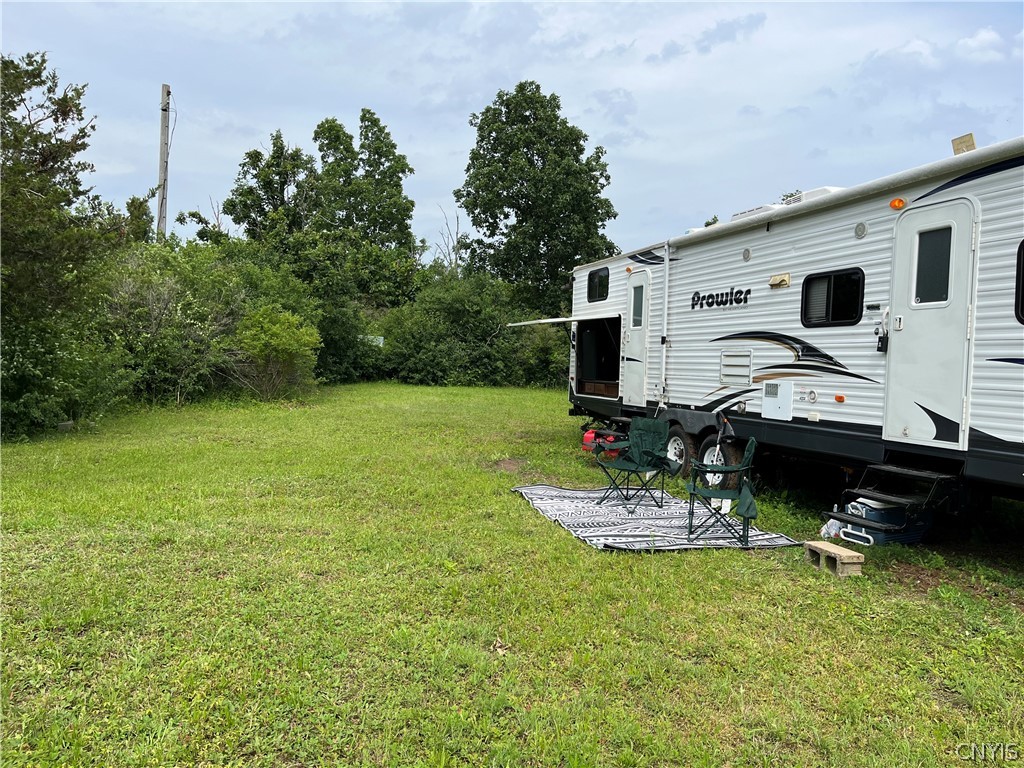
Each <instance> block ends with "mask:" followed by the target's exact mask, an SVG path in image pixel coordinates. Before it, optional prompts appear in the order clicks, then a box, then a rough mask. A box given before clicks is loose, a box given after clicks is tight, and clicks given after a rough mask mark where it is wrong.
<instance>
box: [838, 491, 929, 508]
mask: <svg viewBox="0 0 1024 768" xmlns="http://www.w3.org/2000/svg"><path fill="white" fill-rule="evenodd" d="M844 495H846V496H849V497H850V498H851V500H852V499H856V498H861V499H868V500H870V501H881V502H883V503H885V504H896V505H897V506H900V507H905V508H907V507H920V506H923V505H924V504H925V502H927V501H928V496H927V494H913V495H909V496H897V495H894V494H890V493H882V492H881V491H875V490H872V489H871V488H851V489H848V490H846V491H845V492H844ZM879 511H881V512H884V510H879Z"/></svg>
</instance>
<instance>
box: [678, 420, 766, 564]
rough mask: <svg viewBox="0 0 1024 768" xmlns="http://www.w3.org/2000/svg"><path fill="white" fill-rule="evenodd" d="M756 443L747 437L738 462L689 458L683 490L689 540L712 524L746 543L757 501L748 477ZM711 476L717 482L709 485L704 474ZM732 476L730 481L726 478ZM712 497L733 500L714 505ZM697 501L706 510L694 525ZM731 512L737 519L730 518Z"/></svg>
mask: <svg viewBox="0 0 1024 768" xmlns="http://www.w3.org/2000/svg"><path fill="white" fill-rule="evenodd" d="M756 447H757V441H756V440H754V438H750V439H749V440H748V441H747V447H746V450H744V452H743V460H742V461H741V462H740V463H739V464H733V465H729V466H719V465H717V464H704V463H701V462H699V461H691V462H690V480H689V481H688V482H687V483H686V490H687V491H689V493H690V510H689V518H690V519H689V526H688V528H689V536H690V539H691V540H692V539H693V537H694V536H699V535H700V534H701V533H703V532H705V531H707V530H710V529H711V528H712V527H718V528H721V529H722V530H725V531H727V532H728V533H729V534H730V535H732V536H734V537H735V538H736V540H737V541H738V542H739V543H740V545H741V546H743V547H746V546H749V542H750V521H751V520H754V519H756V518H757V501H756V500H755V498H754V490H753V482H752V480H751V477H750V475H751V472H752V468H753V463H754V450H755V449H756ZM711 476H719V477H720V478H721V480H720V481H719V483H718V484H717V485H714V486H713V485H710V483H709V482H708V478H709V477H711ZM732 478H734V480H733V482H728V480H730V479H732ZM712 501H722V502H724V501H729V502H735V503H731V504H729V505H728V506H726V505H725V504H719V505H717V507H716V505H715V504H713V503H712ZM697 504H700V505H701V506H702V507H704V508H705V510H706V511H707V512H708V513H709V514H708V515H707V517H706V518H705V520H704V522H703V523H698V524H697V525H694V522H693V519H694V511H695V505H697ZM732 515H736V517H738V518H739V519H738V520H737V519H735V518H733V517H732Z"/></svg>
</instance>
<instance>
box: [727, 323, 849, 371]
mask: <svg viewBox="0 0 1024 768" xmlns="http://www.w3.org/2000/svg"><path fill="white" fill-rule="evenodd" d="M711 341H713V342H714V341H765V342H767V343H769V344H777V345H779V346H780V347H785V348H786V349H788V350H789V351H790V352H792V353H793V359H794V361H796V362H804V361H817V362H819V363H827V364H829V365H834V366H836V367H837V368H844V369H845V368H846V366H845V365H843V364H842V363H840V362H839V361H838V360H836V359H835V358H834V357H832V355H830V354H828V353H827V352H823V351H822V350H820V349H818V348H817V347H816V346H814V345H813V344H809V343H807V342H806V341H804V340H803V339H798V338H797V337H796V336H787V335H785V334H783V333H772V332H770V331H753V332H749V333H747V332H744V333H730V334H729V335H727V336H719V337H718V338H717V339H712V340H711Z"/></svg>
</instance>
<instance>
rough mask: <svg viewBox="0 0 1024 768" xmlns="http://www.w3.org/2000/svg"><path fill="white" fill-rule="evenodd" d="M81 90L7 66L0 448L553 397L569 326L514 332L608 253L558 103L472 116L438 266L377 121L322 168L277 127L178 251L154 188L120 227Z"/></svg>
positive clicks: (524, 97)
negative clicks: (380, 391) (512, 395)
mask: <svg viewBox="0 0 1024 768" xmlns="http://www.w3.org/2000/svg"><path fill="white" fill-rule="evenodd" d="M85 92H86V90H85V87H84V86H81V85H74V84H62V83H61V81H60V79H59V77H58V75H57V73H56V72H55V71H53V70H52V69H51V68H50V67H49V65H48V61H47V57H46V55H45V54H43V53H29V54H26V55H23V56H20V57H18V58H15V57H11V56H6V55H5V56H3V58H2V92H0V101H2V126H0V132H2V135H0V140H2V143H0V154H2V165H0V173H2V185H0V215H2V226H0V277H2V283H0V300H2V307H0V322H2V327H0V406H2V414H0V416H2V420H0V426H2V434H3V436H5V437H12V436H20V435H26V434H32V433H35V432H39V431H43V430H46V429H52V428H54V427H56V426H58V425H68V424H77V423H81V422H82V421H83V420H84V421H88V420H91V419H95V418H96V417H98V416H99V415H101V414H103V413H106V412H109V411H110V409H112V408H115V407H117V406H118V405H119V404H124V403H132V402H136V403H153V404H163V403H185V402H193V401H197V400H200V399H203V398H209V397H238V396H252V397H258V398H261V399H275V398H285V397H302V396H303V395H305V394H307V393H309V392H310V391H311V390H312V389H313V388H315V387H316V386H317V385H318V384H320V383H325V382H326V383H340V382H351V381H357V380H372V379H385V378H390V379H396V380H399V381H403V382H410V383H416V384H429V385H492V386H501V385H517V386H523V385H539V386H562V385H564V380H565V366H566V360H567V352H568V341H567V338H566V335H565V333H564V330H559V329H557V328H554V327H551V326H532V327H527V328H515V329H509V328H507V327H506V324H507V323H509V322H513V321H517V320H523V319H526V318H530V317H541V316H551V315H559V314H562V313H564V312H566V311H567V310H568V309H569V304H570V301H571V299H570V284H569V278H570V275H571V270H572V268H573V267H574V266H576V265H577V264H580V263H585V262H589V261H593V260H596V259H599V258H603V257H605V256H608V255H611V254H613V253H615V251H616V249H615V246H614V244H613V243H612V242H611V241H610V240H609V239H608V238H607V237H606V236H605V235H604V233H603V230H604V228H605V225H606V223H607V222H608V221H609V220H610V219H611V218H613V217H614V216H615V210H614V208H613V207H612V205H611V203H610V201H608V200H607V199H606V198H605V197H604V196H603V192H604V190H605V188H606V187H607V186H608V184H609V183H610V177H609V174H608V169H607V164H606V162H605V161H604V150H603V148H601V147H597V148H596V149H594V150H593V151H591V152H589V153H588V152H587V149H586V143H587V136H586V134H585V133H584V132H583V131H582V130H580V129H579V128H577V127H576V126H573V125H572V124H570V123H569V122H568V121H567V120H566V119H565V118H564V117H563V116H562V115H561V103H560V100H559V98H558V96H557V95H555V94H545V93H543V91H542V90H541V88H540V86H539V85H538V84H537V83H535V82H532V81H525V82H522V83H519V84H518V85H517V86H516V87H515V88H514V89H513V90H511V91H504V90H502V91H499V92H498V94H497V95H496V97H495V100H494V102H493V103H492V104H490V105H487V106H486V107H484V109H482V110H481V112H479V113H474V114H472V115H470V117H469V122H470V125H472V126H473V127H474V128H476V131H477V141H476V145H475V146H474V147H473V148H472V150H471V151H470V153H469V159H468V162H467V166H466V176H465V182H464V183H463V184H462V186H460V187H459V188H458V189H456V190H454V197H455V200H456V202H457V203H458V205H459V206H460V208H461V209H462V211H463V212H464V213H465V214H466V217H467V219H468V221H469V223H470V225H471V226H472V231H471V232H468V233H464V232H462V231H461V229H460V224H459V221H460V220H459V218H458V216H456V217H455V222H454V229H453V228H452V226H451V224H450V222H449V224H448V225H447V226H446V229H445V231H444V232H442V233H440V241H439V242H438V243H437V244H435V247H434V248H433V254H432V258H431V257H430V256H431V249H430V247H428V245H427V243H426V241H425V240H424V239H422V238H420V239H417V238H416V236H415V235H414V233H413V229H412V216H413V210H414V202H413V200H411V199H410V198H409V197H408V195H406V194H405V191H404V182H405V181H406V179H408V178H409V177H410V176H411V175H412V174H413V173H414V170H413V168H412V166H411V165H410V164H409V161H408V158H407V157H406V156H405V155H403V154H402V153H401V152H399V149H398V147H397V145H396V143H395V141H394V139H393V138H392V136H391V133H390V132H389V130H388V128H387V127H386V126H385V125H384V124H383V123H382V122H381V120H380V118H379V117H378V116H377V115H376V114H375V113H374V112H373V110H371V109H368V108H365V109H363V110H362V111H361V113H360V116H359V125H358V128H357V130H356V131H355V132H354V133H352V132H349V131H348V130H347V129H346V127H345V126H344V125H343V124H342V123H341V122H340V121H338V120H337V119H336V118H334V117H328V118H325V119H324V120H322V121H321V122H320V123H319V124H318V125H317V126H316V127H315V129H314V130H313V134H312V139H313V144H314V145H315V147H316V152H315V154H309V153H307V152H305V151H303V150H302V149H300V148H298V147H296V146H292V145H289V144H288V143H287V141H286V140H285V137H284V136H283V135H282V133H281V131H276V132H274V133H273V134H272V135H271V136H270V140H269V146H267V147H264V148H260V149H253V150H250V151H249V152H246V153H245V155H244V156H243V158H242V160H241V163H240V164H239V170H238V174H237V177H236V178H235V181H234V185H233V187H232V188H231V191H230V193H229V195H228V196H227V198H226V199H225V200H224V202H223V204H222V205H221V206H220V207H219V208H217V209H215V210H213V211H211V212H210V214H209V215H206V214H204V213H202V212H200V211H198V210H192V211H185V212H182V213H180V214H179V215H178V217H177V221H178V222H179V223H180V224H190V225H193V227H194V232H195V234H194V235H193V236H191V237H189V238H188V239H182V238H180V237H178V236H177V235H173V234H172V235H171V236H169V237H157V235H156V233H155V231H154V227H153V215H152V212H151V210H150V205H149V203H150V201H151V200H152V198H153V197H154V195H155V193H156V190H149V191H148V192H147V191H145V190H140V193H139V195H137V196H135V197H132V198H130V199H129V200H128V201H127V203H126V205H125V206H124V209H123V210H121V209H119V208H118V207H116V206H114V205H112V204H110V203H109V202H106V201H104V200H102V199H101V198H100V197H99V196H98V195H96V194H94V192H93V190H92V189H91V188H90V187H89V186H88V175H89V174H90V173H91V172H92V171H93V168H92V166H91V165H90V164H89V163H88V162H87V161H86V160H84V159H83V154H82V153H83V152H84V151H85V150H86V149H87V147H88V146H89V141H90V137H91V136H92V135H93V133H94V132H95V131H96V130H97V124H96V120H95V118H91V117H88V116H87V115H86V110H85V107H84V97H85ZM224 217H229V218H230V219H231V221H232V222H233V223H234V224H235V225H236V226H237V227H239V228H240V229H241V234H240V235H237V236H236V235H232V234H231V233H229V231H228V229H227V227H225V226H224V220H225V219H224ZM446 221H447V218H446Z"/></svg>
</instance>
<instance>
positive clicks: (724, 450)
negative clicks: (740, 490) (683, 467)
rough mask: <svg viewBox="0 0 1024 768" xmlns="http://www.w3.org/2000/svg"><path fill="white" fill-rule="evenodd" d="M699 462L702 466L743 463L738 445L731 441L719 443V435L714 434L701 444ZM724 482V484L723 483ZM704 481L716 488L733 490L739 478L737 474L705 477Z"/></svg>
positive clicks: (698, 455) (698, 454)
mask: <svg viewBox="0 0 1024 768" xmlns="http://www.w3.org/2000/svg"><path fill="white" fill-rule="evenodd" d="M697 461H699V462H700V463H701V464H718V465H733V466H734V465H736V464H739V463H740V462H741V461H743V456H742V454H740V452H739V449H738V448H737V447H736V444H735V443H734V442H732V441H731V440H723V441H722V443H721V445H719V443H718V435H715V434H712V435H708V436H707V437H705V438H704V440H703V442H701V444H700V451H699V452H698V453H697ZM723 480H724V482H723ZM704 481H705V482H706V483H707V484H708V485H710V486H712V487H715V488H722V489H723V490H733V489H735V488H736V483H737V482H738V478H737V476H736V475H735V474H730V475H721V474H719V475H713V474H712V475H705V476H704Z"/></svg>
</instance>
